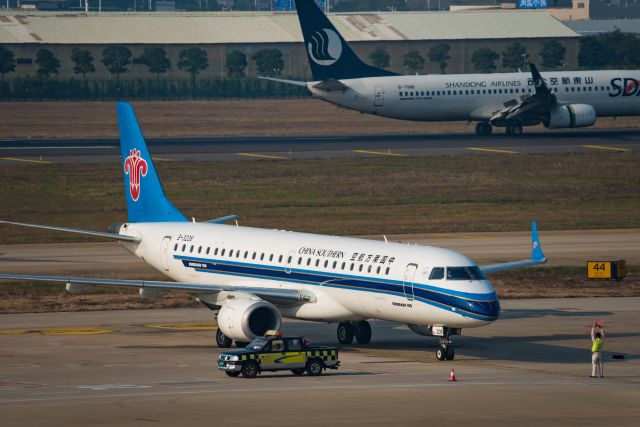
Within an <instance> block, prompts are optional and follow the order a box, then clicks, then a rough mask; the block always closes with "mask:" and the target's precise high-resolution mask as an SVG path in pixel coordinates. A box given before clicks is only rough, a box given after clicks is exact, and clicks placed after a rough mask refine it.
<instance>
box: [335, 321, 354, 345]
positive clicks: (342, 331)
mask: <svg viewBox="0 0 640 427" xmlns="http://www.w3.org/2000/svg"><path fill="white" fill-rule="evenodd" d="M354 335H355V328H354V326H353V323H351V322H341V323H340V324H339V325H338V341H339V342H340V344H351V343H352V342H353V337H354Z"/></svg>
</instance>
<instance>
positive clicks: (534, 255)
mask: <svg viewBox="0 0 640 427" xmlns="http://www.w3.org/2000/svg"><path fill="white" fill-rule="evenodd" d="M531 259H533V260H536V261H540V260H543V259H545V256H544V253H543V252H542V246H541V245H540V237H539V236H538V224H536V222H535V221H531Z"/></svg>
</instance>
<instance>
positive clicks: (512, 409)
mask: <svg viewBox="0 0 640 427" xmlns="http://www.w3.org/2000/svg"><path fill="white" fill-rule="evenodd" d="M639 307H640V299H639V298H626V299H615V298H597V299H571V300H562V299H561V300H548V299H545V300H516V301H505V302H504V304H503V315H502V318H501V319H500V320H498V321H497V322H496V323H494V324H492V325H489V326H487V327H484V328H479V329H468V330H464V332H463V333H464V335H463V336H460V337H456V340H455V343H456V358H455V360H454V361H450V362H438V361H437V360H436V359H435V355H434V351H435V347H436V344H437V341H436V340H435V339H434V338H429V337H421V336H418V335H415V334H413V333H412V332H410V331H409V330H408V329H407V328H406V326H404V325H399V324H395V323H390V322H375V323H374V324H373V334H374V336H373V341H372V343H371V344H369V345H366V346H356V345H353V346H341V347H340V359H341V363H342V365H341V368H340V369H339V370H338V371H328V372H327V373H326V374H325V375H323V376H320V377H308V376H306V375H304V376H301V377H296V376H293V375H292V374H290V373H286V372H280V373H265V374H263V375H261V376H259V377H258V378H256V379H253V380H247V379H243V378H228V377H227V376H226V375H224V374H223V373H222V372H219V371H218V370H217V368H216V364H215V363H216V359H217V356H218V354H219V349H218V348H216V347H215V344H214V335H215V330H214V329H213V327H212V326H211V322H212V319H213V317H212V314H211V312H210V311H209V310H207V309H205V308H202V309H170V310H138V311H134V310H131V311H111V312H85V313H49V314H17V315H0V322H1V325H2V326H1V328H2V329H1V330H0V358H1V360H2V363H1V364H0V413H1V414H2V425H3V426H86V425H136V426H137V425H143V424H145V423H147V424H151V425H167V426H175V425H242V426H246V425H256V426H258V425H259V426H272V425H274V426H275V425H278V426H280V425H286V426H290V425H304V426H331V425H372V426H389V425H421V426H424V425H433V424H434V423H439V424H446V425H470V424H473V425H477V426H495V425H522V426H529V425H530V426H541V425H549V426H559V425H562V426H596V425H598V426H600V425H636V423H637V419H638V418H637V417H638V416H640V408H639V407H638V404H637V403H638V399H640V358H639V357H638V354H639V352H640V338H639V337H640V320H639V319H638V308H639ZM596 319H597V320H601V319H604V321H605V325H606V331H607V341H606V352H605V378H597V379H592V378H588V376H589V374H590V369H591V363H590V359H591V354H590V347H591V343H590V339H589V335H588V332H589V326H590V324H591V323H592V322H593V320H596ZM284 330H285V333H286V334H291V335H304V336H307V337H308V338H310V339H311V341H312V342H313V343H315V344H326V345H335V342H336V341H335V325H327V324H312V323H306V322H287V323H285V327H284ZM614 354H621V355H624V357H625V359H624V360H612V355H614ZM452 368H454V369H455V374H456V377H457V381H456V382H450V381H448V380H449V374H450V369H452Z"/></svg>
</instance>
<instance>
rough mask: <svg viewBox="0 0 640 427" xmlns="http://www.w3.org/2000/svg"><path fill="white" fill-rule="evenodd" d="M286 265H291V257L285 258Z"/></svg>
mask: <svg viewBox="0 0 640 427" xmlns="http://www.w3.org/2000/svg"><path fill="white" fill-rule="evenodd" d="M287 264H291V255H289V258H287Z"/></svg>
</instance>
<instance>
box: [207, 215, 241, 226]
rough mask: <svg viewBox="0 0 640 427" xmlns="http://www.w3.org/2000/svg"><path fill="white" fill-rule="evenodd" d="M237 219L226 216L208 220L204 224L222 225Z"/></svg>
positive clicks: (234, 216)
mask: <svg viewBox="0 0 640 427" xmlns="http://www.w3.org/2000/svg"><path fill="white" fill-rule="evenodd" d="M238 218H239V216H238V215H227V216H221V217H220V218H214V219H210V220H208V221H205V222H208V223H209V224H223V223H225V222H229V221H233V220H234V219H238Z"/></svg>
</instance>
